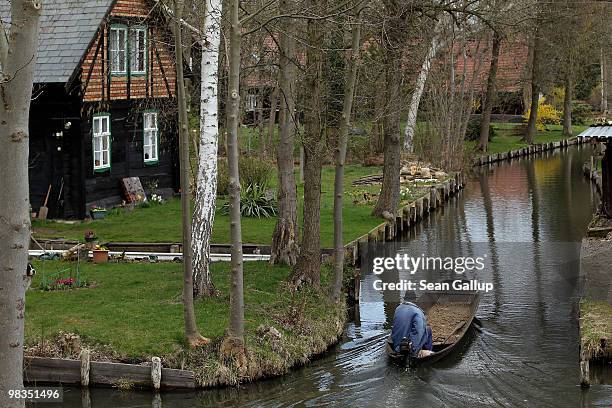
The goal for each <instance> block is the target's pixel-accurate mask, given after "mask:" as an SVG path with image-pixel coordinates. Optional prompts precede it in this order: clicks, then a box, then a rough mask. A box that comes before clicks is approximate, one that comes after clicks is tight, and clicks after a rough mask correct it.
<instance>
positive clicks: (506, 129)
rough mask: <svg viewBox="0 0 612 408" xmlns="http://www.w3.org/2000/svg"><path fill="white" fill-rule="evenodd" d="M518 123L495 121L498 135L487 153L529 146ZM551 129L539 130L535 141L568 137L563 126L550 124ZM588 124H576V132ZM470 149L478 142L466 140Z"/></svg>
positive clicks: (553, 140) (554, 140)
mask: <svg viewBox="0 0 612 408" xmlns="http://www.w3.org/2000/svg"><path fill="white" fill-rule="evenodd" d="M518 126H520V124H518V123H494V124H493V127H494V128H495V130H496V132H497V135H496V136H495V137H494V138H493V139H492V140H491V141H490V142H489V149H488V152H487V154H496V153H504V152H508V151H510V150H516V149H521V148H523V147H527V146H528V144H527V143H525V142H523V141H522V140H521V138H522V135H519V134H518V129H517V127H518ZM548 128H549V129H550V130H549V131H547V132H538V133H537V135H536V136H535V140H534V143H550V142H557V141H560V140H564V139H566V138H567V137H566V136H563V126H561V125H548ZM586 128H587V127H586V126H574V127H573V131H574V134H578V133H580V132H582V131H583V130H584V129H586ZM466 145H467V146H468V148H469V150H474V149H475V147H476V142H466Z"/></svg>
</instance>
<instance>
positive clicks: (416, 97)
mask: <svg viewBox="0 0 612 408" xmlns="http://www.w3.org/2000/svg"><path fill="white" fill-rule="evenodd" d="M442 24H444V23H443V19H440V20H439V21H438V22H437V23H436V28H435V29H434V34H433V38H432V39H431V44H430V45H429V49H428V50H427V54H426V55H425V59H424V60H423V64H422V65H421V70H420V71H419V76H418V77H417V80H416V84H415V86H414V90H413V91H412V97H411V99H410V106H409V107H408V119H406V127H405V129H404V150H405V151H406V152H407V153H412V151H413V148H414V144H413V140H414V133H415V130H416V122H417V114H418V112H419V105H420V103H421V97H422V96H423V91H424V90H425V82H426V81H427V76H428V75H429V70H430V69H431V63H432V61H433V59H434V57H435V56H436V53H437V52H438V48H439V47H440V30H441V27H442Z"/></svg>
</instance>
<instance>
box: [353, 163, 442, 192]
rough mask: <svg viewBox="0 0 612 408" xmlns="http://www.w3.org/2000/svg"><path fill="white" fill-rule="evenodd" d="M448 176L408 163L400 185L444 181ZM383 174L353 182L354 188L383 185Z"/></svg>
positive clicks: (435, 170)
mask: <svg viewBox="0 0 612 408" xmlns="http://www.w3.org/2000/svg"><path fill="white" fill-rule="evenodd" d="M447 177H448V174H447V173H446V172H444V171H442V170H441V169H438V168H434V167H430V166H419V165H418V164H416V163H406V164H405V165H403V166H402V169H401V171H400V183H410V182H434V181H443V180H445V179H446V178H447ZM382 179H383V175H382V174H370V175H368V176H363V177H361V178H359V179H357V180H355V181H353V186H369V185H373V184H380V183H382Z"/></svg>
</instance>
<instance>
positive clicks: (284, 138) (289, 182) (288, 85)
mask: <svg viewBox="0 0 612 408" xmlns="http://www.w3.org/2000/svg"><path fill="white" fill-rule="evenodd" d="M289 3H290V1H288V0H280V1H279V3H278V5H279V10H282V12H287V10H290V9H291V6H292V5H291V4H289ZM281 24H282V26H281V29H280V31H281V32H280V71H279V89H280V100H281V105H280V118H279V119H280V120H279V127H280V132H279V133H280V140H279V144H278V147H277V149H276V162H277V165H278V216H277V219H276V226H275V228H274V234H273V235H272V247H271V258H270V262H271V263H272V264H285V265H291V266H293V265H295V263H296V262H297V256H298V250H299V248H298V224H297V191H296V185H295V174H294V171H295V168H294V163H293V148H294V140H295V131H296V123H295V117H294V112H295V66H294V63H293V59H294V57H295V40H294V39H293V38H294V33H293V29H292V25H293V22H292V21H290V20H289V19H284V21H282V23H281Z"/></svg>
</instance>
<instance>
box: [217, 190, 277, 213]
mask: <svg viewBox="0 0 612 408" xmlns="http://www.w3.org/2000/svg"><path fill="white" fill-rule="evenodd" d="M266 190H267V189H266V185H259V184H250V185H249V186H247V188H245V189H243V190H242V191H241V192H240V214H241V215H242V216H244V217H257V218H270V217H273V216H275V215H276V213H277V206H276V200H275V199H274V198H273V197H269V196H268V194H267V191H266ZM229 208H230V205H229V201H227V202H225V203H224V204H223V206H222V207H221V208H220V210H219V211H220V213H221V214H223V215H228V214H229Z"/></svg>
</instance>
